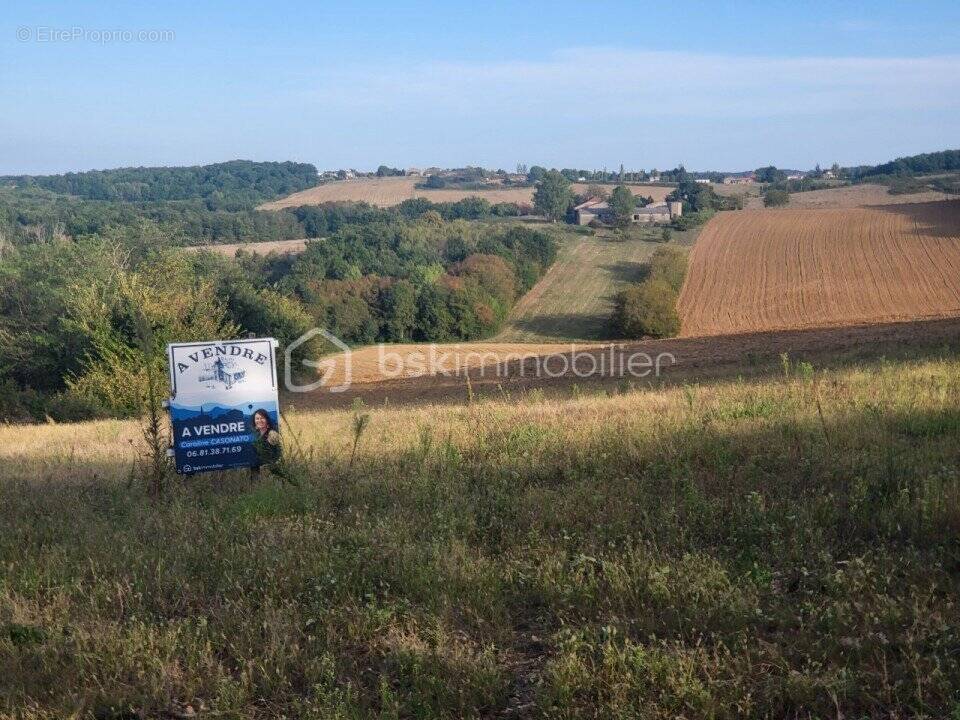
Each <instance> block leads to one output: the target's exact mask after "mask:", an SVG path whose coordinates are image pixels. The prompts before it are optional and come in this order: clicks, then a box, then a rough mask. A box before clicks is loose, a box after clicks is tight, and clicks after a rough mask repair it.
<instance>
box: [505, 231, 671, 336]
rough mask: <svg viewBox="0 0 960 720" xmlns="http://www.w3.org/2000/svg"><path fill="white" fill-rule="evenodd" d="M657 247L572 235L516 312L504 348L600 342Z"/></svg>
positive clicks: (508, 323)
mask: <svg viewBox="0 0 960 720" xmlns="http://www.w3.org/2000/svg"><path fill="white" fill-rule="evenodd" d="M657 247H658V244H657V243H655V242H646V241H643V240H635V239H630V240H625V241H618V240H613V239H611V238H609V237H599V236H584V235H570V236H568V237H567V239H566V240H565V241H564V242H563V245H562V246H561V250H560V253H559V256H558V257H557V260H556V261H555V263H554V265H553V266H552V267H551V268H550V270H548V271H547V273H546V275H544V277H543V278H541V279H540V281H539V282H538V283H537V284H536V285H535V286H534V287H533V288H532V289H531V290H530V291H529V292H528V293H527V294H526V295H524V296H523V297H522V298H521V299H520V301H519V302H518V303H517V304H516V306H514V308H513V310H512V311H511V312H510V316H509V318H508V319H507V321H506V323H505V325H504V328H503V329H502V330H501V331H500V333H498V334H497V336H496V339H497V340H498V341H500V342H536V341H546V342H551V341H552V342H557V341H561V340H601V339H604V338H608V337H611V335H610V330H609V328H608V324H609V319H610V313H611V312H612V310H613V297H614V295H615V294H616V293H617V292H618V291H619V290H621V289H623V288H624V287H626V286H627V284H628V283H630V282H636V281H637V280H638V279H639V278H640V276H641V275H642V271H643V267H644V263H645V262H646V261H647V260H648V259H649V257H650V255H652V254H653V251H654V250H655V249H656V248H657Z"/></svg>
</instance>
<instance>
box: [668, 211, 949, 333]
mask: <svg viewBox="0 0 960 720" xmlns="http://www.w3.org/2000/svg"><path fill="white" fill-rule="evenodd" d="M680 312H681V316H682V319H683V335H684V336H696V335H722V334H727V333H741V332H754V331H764V330H785V329H796V328H812V327H833V326H840V325H848V324H863V323H874V322H893V321H903V320H914V319H921V318H922V319H928V318H940V317H953V316H957V315H960V201H956V200H953V201H942V202H929V203H914V204H900V205H886V206H883V207H879V206H878V207H860V208H830V209H783V210H761V211H758V210H743V211H739V212H729V213H721V214H719V215H717V216H716V217H715V218H714V219H713V220H711V221H710V223H709V224H708V225H707V227H706V228H705V229H704V231H703V233H702V234H701V236H700V239H699V242H698V243H697V246H696V247H695V248H694V250H693V252H692V253H691V261H690V271H689V274H688V277H687V282H686V284H685V286H684V289H683V292H682V294H681V298H680Z"/></svg>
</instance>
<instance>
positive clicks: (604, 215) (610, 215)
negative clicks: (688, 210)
mask: <svg viewBox="0 0 960 720" xmlns="http://www.w3.org/2000/svg"><path fill="white" fill-rule="evenodd" d="M573 210H574V214H575V216H576V222H577V225H588V224H590V223H591V222H592V221H593V220H598V221H600V222H602V223H607V224H610V223H613V222H615V221H616V219H617V216H616V213H614V211H613V208H611V207H610V205H609V203H607V201H606V200H601V199H599V198H591V199H590V200H587V201H586V202H585V203H581V204H580V205H577V206H576V207H575V208H574V209H573ZM682 212H683V204H682V203H679V202H664V203H657V204H655V205H647V206H646V207H638V208H634V211H633V217H632V218H631V221H632V222H634V223H636V224H642V223H659V222H670V221H671V220H672V219H673V218H676V217H680V214H681V213H682Z"/></svg>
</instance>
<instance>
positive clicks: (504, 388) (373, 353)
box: [284, 318, 960, 409]
mask: <svg viewBox="0 0 960 720" xmlns="http://www.w3.org/2000/svg"><path fill="white" fill-rule="evenodd" d="M948 348H952V349H950V350H949V352H957V351H960V318H948V319H944V320H928V321H922V322H907V323H886V324H870V325H857V326H848V327H836V328H818V329H812V330H788V331H780V332H756V333H742V334H737V335H725V336H713V337H711V336H704V337H689V338H687V337H681V338H671V339H666V340H644V341H630V342H618V343H610V342H607V343H582V342H578V343H576V344H573V343H509V342H507V343H498V342H492V341H488V342H476V343H459V344H438V345H413V344H406V345H384V346H382V348H381V347H376V346H371V347H364V348H358V349H356V350H354V351H353V352H352V353H351V354H350V356H349V358H348V357H347V356H346V355H344V354H337V355H330V356H328V357H326V358H325V361H326V362H327V363H328V365H327V367H324V368H323V369H322V372H326V371H327V369H328V368H329V372H330V374H329V379H328V380H327V382H326V383H325V385H324V386H323V387H320V388H318V389H316V390H314V391H312V392H307V393H302V394H289V395H288V396H287V398H286V399H285V401H284V402H285V403H287V404H288V405H290V406H295V407H297V408H300V409H308V408H349V407H350V406H351V404H352V403H353V402H355V401H356V400H357V399H360V400H362V401H363V402H364V403H366V404H367V405H369V406H371V407H372V406H383V405H414V406H417V405H424V404H431V403H442V404H448V403H452V404H458V403H463V402H467V401H468V400H469V398H470V397H500V398H506V399H509V398H517V397H520V396H523V395H524V394H526V393H528V392H530V391H531V390H534V389H537V390H539V391H542V392H545V393H548V394H550V395H553V396H556V395H565V394H569V393H571V392H574V393H575V394H579V393H594V392H598V391H600V390H605V391H607V392H613V393H616V392H621V391H622V389H623V387H624V386H627V387H629V386H643V387H646V386H649V385H655V386H659V385H674V384H686V383H701V382H711V381H716V380H722V379H729V378H745V377H763V376H768V375H771V374H780V373H782V365H781V354H782V353H785V354H786V355H787V356H788V357H790V358H793V359H795V360H796V359H803V360H808V361H810V362H813V363H814V364H815V365H816V366H817V367H823V366H831V367H839V366H842V365H845V364H848V363H856V362H861V361H864V360H873V359H876V358H878V357H884V358H888V359H892V358H897V357H921V356H924V354H932V355H934V356H939V354H940V353H943V352H948V350H947V349H948ZM631 356H633V357H634V358H637V359H638V361H639V363H640V364H639V365H636V366H635V370H636V371H637V372H636V373H632V372H630V369H629V366H628V365H624V364H622V363H621V358H625V359H627V358H629V357H631ZM648 359H649V362H650V363H652V364H646V365H645V363H647V362H648ZM348 365H349V368H350V369H349V387H348V388H346V389H344V390H342V391H337V392H329V389H330V388H331V387H335V386H340V385H342V384H344V383H345V382H346V381H347V377H348V373H347V367H348ZM656 367H659V368H660V373H659V377H658V376H657V372H656ZM594 370H595V371H594ZM644 371H646V373H645V374H643V373H644ZM468 376H469V381H468V379H467V377H468Z"/></svg>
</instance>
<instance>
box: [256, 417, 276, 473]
mask: <svg viewBox="0 0 960 720" xmlns="http://www.w3.org/2000/svg"><path fill="white" fill-rule="evenodd" d="M253 435H254V441H253V449H254V450H255V451H256V453H257V457H256V464H255V465H254V466H253V467H254V468H256V469H259V468H260V466H261V465H272V464H273V463H275V462H277V461H278V460H279V459H280V454H281V453H282V447H281V445H280V433H279V432H277V430H276V429H274V427H273V421H272V420H271V419H270V414H269V413H268V412H267V411H266V410H264V409H263V408H260V409H259V410H256V411H254V413H253Z"/></svg>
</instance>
